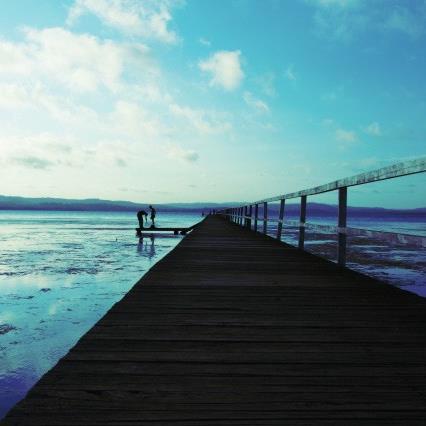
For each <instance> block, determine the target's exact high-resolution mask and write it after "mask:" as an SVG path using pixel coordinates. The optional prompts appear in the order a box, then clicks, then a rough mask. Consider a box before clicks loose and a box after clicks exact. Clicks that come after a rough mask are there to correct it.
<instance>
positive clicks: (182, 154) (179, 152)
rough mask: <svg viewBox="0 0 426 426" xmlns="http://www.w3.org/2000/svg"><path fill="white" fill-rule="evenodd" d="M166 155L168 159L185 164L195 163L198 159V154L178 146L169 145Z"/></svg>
mask: <svg viewBox="0 0 426 426" xmlns="http://www.w3.org/2000/svg"><path fill="white" fill-rule="evenodd" d="M167 155H168V157H169V158H172V159H177V160H182V161H185V162H187V163H195V162H196V161H198V159H199V158H200V156H199V154H198V152H196V151H194V150H192V149H184V148H182V147H181V146H179V145H169V147H168V148H167Z"/></svg>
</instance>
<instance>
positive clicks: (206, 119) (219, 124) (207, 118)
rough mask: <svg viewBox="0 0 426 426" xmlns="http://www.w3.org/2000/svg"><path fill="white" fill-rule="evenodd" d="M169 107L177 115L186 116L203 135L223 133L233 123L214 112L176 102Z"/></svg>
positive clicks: (192, 125)
mask: <svg viewBox="0 0 426 426" xmlns="http://www.w3.org/2000/svg"><path fill="white" fill-rule="evenodd" d="M169 109H170V112H171V113H172V114H173V115H174V116H175V117H181V118H184V119H185V120H187V121H188V122H189V123H190V125H191V127H192V128H193V129H195V130H196V131H197V132H199V133H200V134H203V135H208V134H214V133H222V132H226V131H228V130H230V129H231V125H230V124H229V123H228V122H227V121H224V120H223V119H221V118H220V117H218V116H217V114H215V113H214V112H209V111H204V110H200V109H193V108H189V107H187V106H181V105H178V104H176V103H172V104H170V106H169Z"/></svg>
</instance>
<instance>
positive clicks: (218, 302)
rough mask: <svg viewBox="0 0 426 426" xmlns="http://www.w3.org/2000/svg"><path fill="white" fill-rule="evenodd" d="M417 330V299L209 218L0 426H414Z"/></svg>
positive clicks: (418, 412)
mask: <svg viewBox="0 0 426 426" xmlns="http://www.w3.org/2000/svg"><path fill="white" fill-rule="evenodd" d="M425 320H426V301H425V300H424V299H422V298H420V297H418V296H416V295H414V294H410V293H407V292H404V291H401V290H399V289H397V288H394V287H391V286H389V285H385V284H383V283H381V282H378V281H376V280H374V279H371V278H367V277H365V276H363V275H361V274H358V273H356V272H353V271H350V270H347V269H345V268H340V267H338V266H337V265H336V264H333V263H331V262H327V261H325V260H322V259H320V258H318V257H315V256H313V255H310V254H308V253H306V252H303V251H301V250H298V249H297V248H294V247H291V246H288V245H286V244H283V243H281V242H279V241H277V240H275V239H272V238H270V237H266V236H264V235H261V234H259V233H254V232H252V231H250V230H249V229H247V228H243V227H239V226H237V225H236V224H233V223H230V222H229V221H227V220H225V219H222V218H219V217H215V216H211V217H208V218H207V219H206V220H205V221H204V222H202V223H201V225H199V226H198V227H197V228H196V229H195V230H194V231H193V232H192V233H190V234H189V235H188V236H187V237H186V238H185V239H183V240H182V242H181V243H180V244H179V245H178V246H177V248H175V249H174V250H173V251H172V252H171V253H170V254H169V255H168V256H166V257H165V258H163V259H162V260H161V261H159V262H158V263H157V264H156V265H155V266H154V267H153V268H152V269H151V270H150V271H149V272H148V273H147V274H146V275H145V276H144V277H143V278H142V279H141V280H140V281H139V282H138V283H137V284H136V285H135V286H134V287H133V289H132V290H131V291H130V292H129V293H128V294H127V295H126V296H125V297H124V298H123V299H122V300H121V301H120V302H118V303H117V304H116V305H114V306H113V307H112V308H111V309H110V311H109V312H108V313H107V314H106V315H105V316H104V317H103V318H102V319H101V320H100V321H99V322H98V323H97V324H96V325H95V326H94V327H93V328H92V329H91V330H89V332H88V333H87V334H86V335H84V336H83V337H82V338H81V339H80V341H79V342H78V343H77V344H76V346H75V347H74V348H73V349H72V350H71V351H70V352H69V353H68V355H66V356H65V357H64V358H63V359H62V360H61V361H60V362H59V363H58V364H57V365H56V366H55V367H54V368H53V369H52V370H51V371H49V372H48V373H47V374H46V375H45V376H44V377H43V378H42V379H41V380H40V381H39V382H38V383H37V384H36V385H35V386H34V388H33V389H32V390H31V391H30V392H29V394H28V395H27V397H26V398H25V399H24V400H23V401H21V402H20V403H19V404H18V405H17V406H16V407H15V408H13V409H12V410H11V412H10V413H9V414H8V415H7V417H6V418H5V420H4V424H5V425H35V426H36V425H40V426H41V425H43V426H48V425H61V426H67V425H79V426H81V425H157V426H158V425H179V426H191V425H192V426H221V425H240V426H241V425H245V426H255V425H265V426H267V425H288V426H302V425H303V426H311V425H324V426H326V425H327V426H331V425H339V426H340V425H342V426H354V425H371V426H373V425H374V426H377V425H379V426H397V425H398V426H410V425H418V426H424V424H425V418H426V365H425V364H426V363H425V361H426V327H425ZM2 424H3V423H2Z"/></svg>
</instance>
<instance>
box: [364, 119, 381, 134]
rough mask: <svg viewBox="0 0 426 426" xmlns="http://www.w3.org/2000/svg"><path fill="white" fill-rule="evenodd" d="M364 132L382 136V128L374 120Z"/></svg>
mask: <svg viewBox="0 0 426 426" xmlns="http://www.w3.org/2000/svg"><path fill="white" fill-rule="evenodd" d="M364 132H365V133H367V135H371V136H381V134H382V129H381V128H380V125H379V123H377V122H373V123H371V124H369V125H368V126H367V127H365V128H364Z"/></svg>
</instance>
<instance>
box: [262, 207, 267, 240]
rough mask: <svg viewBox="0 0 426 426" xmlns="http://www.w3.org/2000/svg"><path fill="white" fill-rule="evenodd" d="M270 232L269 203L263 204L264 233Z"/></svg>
mask: <svg viewBox="0 0 426 426" xmlns="http://www.w3.org/2000/svg"><path fill="white" fill-rule="evenodd" d="M267 232H268V203H263V233H264V234H265V235H266V233H267Z"/></svg>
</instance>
